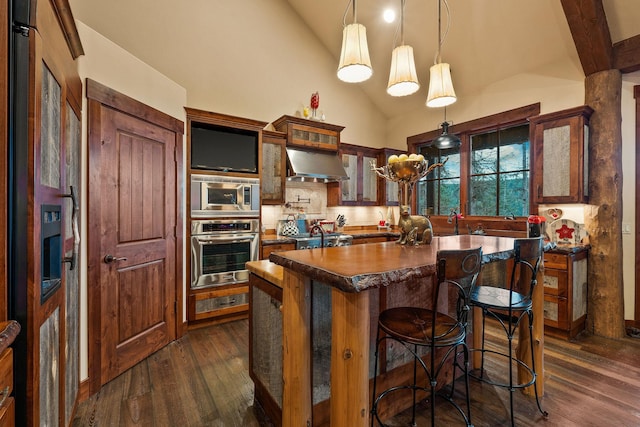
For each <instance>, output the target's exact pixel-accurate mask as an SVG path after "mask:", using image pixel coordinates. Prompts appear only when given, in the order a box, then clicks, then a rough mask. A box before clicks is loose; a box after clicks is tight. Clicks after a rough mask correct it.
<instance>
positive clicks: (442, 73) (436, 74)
mask: <svg viewBox="0 0 640 427" xmlns="http://www.w3.org/2000/svg"><path fill="white" fill-rule="evenodd" d="M443 1H444V4H445V7H446V8H447V29H446V32H445V37H446V35H447V33H448V32H449V25H450V23H451V14H450V12H449V4H448V3H447V0H438V51H437V52H436V57H435V61H434V65H433V66H432V67H431V69H430V70H429V75H430V78H429V93H428V95H427V107H445V106H447V105H451V104H453V103H454V102H456V92H455V91H454V90H453V81H452V80H451V69H450V67H449V64H447V63H446V62H442V60H441V59H442V58H441V56H440V50H441V48H442V43H443V37H442V27H441V20H442V2H443Z"/></svg>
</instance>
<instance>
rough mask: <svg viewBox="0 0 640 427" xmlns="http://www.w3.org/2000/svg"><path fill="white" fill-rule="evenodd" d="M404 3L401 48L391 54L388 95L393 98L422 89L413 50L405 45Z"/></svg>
mask: <svg viewBox="0 0 640 427" xmlns="http://www.w3.org/2000/svg"><path fill="white" fill-rule="evenodd" d="M404 3H405V0H400V4H401V6H400V7H401V11H400V46H396V47H395V48H394V49H393V52H392V53H391V70H390V71H389V84H388V85H387V93H388V94H389V95H391V96H407V95H411V94H412V93H415V92H416V91H417V90H418V89H420V83H419V82H418V74H417V73H416V64H415V62H414V60H413V48H412V47H411V46H409V45H405V44H404Z"/></svg>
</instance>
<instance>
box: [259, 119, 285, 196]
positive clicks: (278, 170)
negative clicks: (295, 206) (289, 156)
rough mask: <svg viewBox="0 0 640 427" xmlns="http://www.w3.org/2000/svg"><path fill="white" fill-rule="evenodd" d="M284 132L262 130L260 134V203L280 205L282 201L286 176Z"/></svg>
mask: <svg viewBox="0 0 640 427" xmlns="http://www.w3.org/2000/svg"><path fill="white" fill-rule="evenodd" d="M285 144H286V134H284V133H281V132H266V131H265V132H264V133H263V135H262V181H261V182H260V192H261V194H262V204H264V205H280V204H283V203H284V189H285V178H286V173H287V172H286V164H287V163H286V162H287V160H286V154H285Z"/></svg>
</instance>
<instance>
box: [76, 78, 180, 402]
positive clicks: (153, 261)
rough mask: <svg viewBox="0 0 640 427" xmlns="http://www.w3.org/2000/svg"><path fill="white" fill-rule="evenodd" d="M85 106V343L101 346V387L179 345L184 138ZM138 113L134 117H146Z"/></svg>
mask: <svg viewBox="0 0 640 427" xmlns="http://www.w3.org/2000/svg"><path fill="white" fill-rule="evenodd" d="M95 92H97V93H98V95H99V96H100V95H101V94H105V93H109V92H113V91H109V89H107V88H104V87H102V86H99V85H98V84H97V83H95V82H89V83H88V89H87V93H88V95H87V96H88V97H91V96H93V95H92V94H94V93H95ZM113 93H114V94H115V92H113ZM118 96H120V97H123V98H126V97H124V96H123V95H118ZM130 101H131V102H135V101H133V100H130ZM90 104H91V105H90V116H91V117H90V124H89V133H90V135H96V136H97V138H91V137H90V141H89V146H90V147H89V150H90V154H89V157H90V160H89V170H90V176H89V206H90V208H89V209H90V219H89V226H90V230H89V241H90V243H89V245H90V249H89V264H90V265H89V269H90V271H91V270H93V271H94V273H97V275H96V276H94V277H95V279H96V280H95V281H92V280H90V281H89V287H90V291H89V292H90V293H91V296H90V299H91V300H92V301H94V302H95V304H91V305H90V307H89V310H90V311H92V313H91V314H90V316H91V318H92V320H93V319H95V322H93V321H92V324H91V326H90V335H92V336H93V337H94V339H91V338H90V340H91V341H92V342H93V341H94V340H98V341H99V343H100V344H99V350H97V349H96V350H95V352H96V354H95V355H91V356H90V358H91V359H92V360H96V361H98V362H99V363H98V364H97V366H96V365H93V367H92V372H91V373H90V375H91V376H92V378H93V380H95V381H97V378H96V377H99V378H100V381H99V385H102V384H104V383H106V382H108V381H109V380H111V379H113V378H114V377H116V376H118V375H119V374H121V373H122V372H124V371H125V370H127V369H128V368H130V367H131V366H133V365H134V364H136V363H138V362H139V361H141V360H142V359H144V358H146V357H147V356H149V355H150V354H152V353H154V352H155V351H157V350H159V349H160V348H162V347H164V346H165V345H166V344H168V343H169V342H170V341H172V340H174V339H175V338H176V333H177V332H176V328H177V323H176V322H177V320H176V319H177V305H178V304H177V301H178V295H179V294H178V293H177V287H178V286H177V285H178V283H179V280H178V277H182V273H181V272H180V274H179V275H178V271H177V270H178V269H177V267H176V260H177V256H176V252H177V247H176V223H177V221H178V220H177V219H178V218H179V217H180V216H179V215H177V212H178V209H177V204H176V199H177V193H176V189H177V187H176V185H177V182H176V177H177V176H178V175H177V167H176V158H177V157H176V141H177V140H179V141H180V142H182V138H181V133H177V132H176V130H175V129H167V128H166V127H163V126H161V125H159V124H156V123H151V122H149V121H147V120H145V119H143V118H140V117H136V116H133V115H131V114H127V113H125V112H122V111H119V110H117V109H114V108H111V107H109V106H106V105H104V104H102V103H97V102H94V101H92V100H90ZM140 107H141V108H143V110H144V109H146V110H152V109H150V108H149V107H144V106H140ZM143 110H140V109H138V110H136V111H137V112H139V113H140V116H142V117H145V118H146V116H144V114H143ZM152 111H154V110H152ZM176 122H177V121H176ZM179 130H182V127H179ZM178 134H179V135H180V138H178V137H177V135H178ZM180 157H181V156H180ZM94 310H95V312H93V311H94ZM91 350H92V349H91V347H90V351H91ZM93 384H94V381H92V385H93ZM99 385H98V386H99ZM92 391H95V389H92Z"/></svg>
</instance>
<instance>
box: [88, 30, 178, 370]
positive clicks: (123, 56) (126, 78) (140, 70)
mask: <svg viewBox="0 0 640 427" xmlns="http://www.w3.org/2000/svg"><path fill="white" fill-rule="evenodd" d="M76 24H77V26H78V33H79V34H80V40H81V41H82V46H83V48H84V51H85V55H84V56H81V57H80V58H79V59H78V71H79V73H80V78H81V79H82V81H83V82H82V83H83V91H84V90H85V88H86V79H87V78H90V79H92V80H95V81H97V82H99V83H101V84H103V85H105V86H107V87H110V88H112V89H115V90H117V91H118V92H121V93H123V94H125V95H127V96H130V97H131V98H134V99H136V100H138V101H140V102H143V103H145V104H147V105H149V106H151V107H153V108H155V109H157V110H160V111H162V112H164V113H166V114H168V115H170V116H173V117H175V118H177V119H180V120H182V121H185V111H184V108H183V106H184V105H185V104H186V100H187V92H186V90H185V89H184V88H182V87H180V86H179V85H178V84H176V83H175V82H172V81H171V80H169V79H168V78H166V77H165V76H163V75H162V74H160V73H158V72H157V71H155V70H154V69H152V68H151V67H149V66H148V65H146V64H144V63H143V62H142V61H140V60H139V59H137V58H135V57H134V56H132V55H130V54H128V53H127V52H125V51H124V50H122V49H121V48H120V47H118V46H117V45H115V44H113V43H112V42H110V41H109V40H107V39H105V38H104V37H102V36H101V35H100V34H98V33H96V32H95V31H93V30H92V29H91V28H89V27H87V26H86V25H84V24H83V23H82V22H76ZM82 151H83V153H82V207H81V210H80V212H81V218H80V223H81V231H80V235H81V246H82V247H81V251H80V253H81V255H82V257H81V260H80V265H81V266H82V269H81V272H80V296H81V301H80V347H81V348H80V379H81V380H84V379H86V378H87V376H88V347H87V342H88V335H87V334H88V324H87V318H88V313H87V258H86V255H87V152H88V149H87V100H86V97H85V96H83V99H82ZM184 203H185V201H184V200H183V201H182V204H183V206H184ZM185 303H186V302H185ZM184 312H185V313H186V309H185V310H184Z"/></svg>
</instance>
